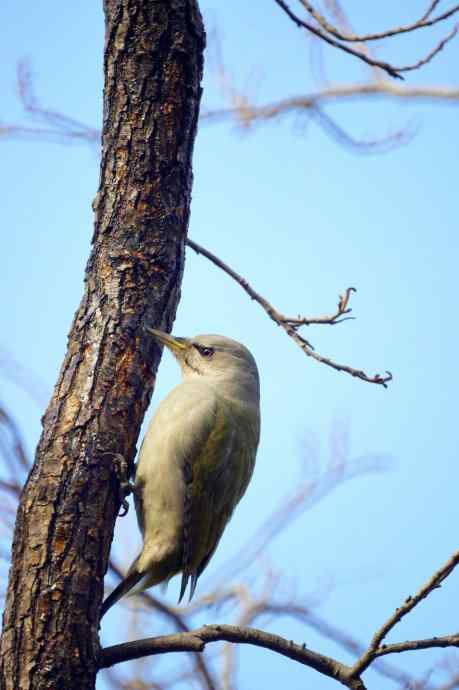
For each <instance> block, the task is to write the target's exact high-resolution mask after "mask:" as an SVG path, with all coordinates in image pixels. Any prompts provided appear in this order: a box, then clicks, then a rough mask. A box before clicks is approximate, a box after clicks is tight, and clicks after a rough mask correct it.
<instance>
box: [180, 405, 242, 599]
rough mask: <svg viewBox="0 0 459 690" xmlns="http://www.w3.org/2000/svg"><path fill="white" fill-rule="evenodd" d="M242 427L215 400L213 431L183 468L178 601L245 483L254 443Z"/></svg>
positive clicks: (233, 413) (205, 561)
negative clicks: (181, 561) (182, 521)
mask: <svg viewBox="0 0 459 690" xmlns="http://www.w3.org/2000/svg"><path fill="white" fill-rule="evenodd" d="M244 427H245V422H244V420H243V417H242V418H241V415H240V414H237V413H236V411H235V409H234V407H233V406H232V405H231V403H229V402H228V401H226V400H224V399H217V400H216V405H215V415H214V424H213V427H212V429H211V431H210V432H209V433H208V435H207V436H206V437H205V438H204V439H202V443H201V445H200V447H199V448H195V449H194V450H195V452H194V454H193V455H192V456H191V457H190V458H189V459H188V462H187V463H186V464H185V467H186V469H185V472H184V477H185V481H186V483H187V491H186V498H185V511H184V518H185V519H184V539H183V543H184V550H183V575H182V585H181V592H180V598H181V597H182V596H183V594H184V592H185V589H186V586H187V583H188V579H189V578H191V591H190V598H191V597H192V596H193V593H194V589H195V587H196V582H197V579H198V577H199V576H200V574H201V573H202V572H203V570H204V568H205V567H206V566H207V564H208V562H209V561H210V559H211V557H212V555H213V553H214V551H215V549H216V548H217V545H218V542H219V540H220V537H221V536H222V534H223V531H224V529H225V526H226V524H227V522H228V520H229V519H230V517H231V514H232V512H233V510H234V508H235V506H236V504H237V503H238V501H239V499H240V498H241V496H242V494H243V493H244V491H245V489H246V487H247V484H248V482H249V479H250V476H251V473H252V469H253V463H254V460H255V450H256V442H255V444H253V443H251V439H250V437H247V435H246V434H245V433H244V431H245V429H244ZM255 437H256V434H254V438H255Z"/></svg>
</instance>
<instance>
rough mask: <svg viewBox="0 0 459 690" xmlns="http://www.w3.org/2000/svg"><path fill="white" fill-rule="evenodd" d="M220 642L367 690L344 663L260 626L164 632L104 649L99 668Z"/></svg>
mask: <svg viewBox="0 0 459 690" xmlns="http://www.w3.org/2000/svg"><path fill="white" fill-rule="evenodd" d="M220 641H224V642H236V643H239V644H250V645H254V646H256V647H263V648H265V649H270V650H271V651H273V652H276V653H278V654H281V655H282V656H286V657H288V658H289V659H292V660H293V661H297V662H298V663H300V664H304V665H305V666H309V667H310V668H312V669H314V670H315V671H318V672H319V673H321V674H323V675H325V676H328V677H329V678H334V679H335V680H338V681H339V682H340V683H342V684H343V685H345V686H346V687H348V688H351V690H365V686H364V685H363V683H362V681H361V680H360V678H355V677H351V675H350V670H351V669H350V668H349V667H348V666H346V665H345V664H342V663H341V662H339V661H336V660H335V659H332V658H331V657H327V656H324V655H322V654H318V653H317V652H313V651H312V650H309V649H307V648H306V645H304V644H303V645H298V644H295V643H294V642H292V641H291V640H286V639H285V638H283V637H279V636H278V635H273V634H271V633H267V632H264V631H263V630H258V629H257V628H241V627H238V626H235V625H205V626H203V627H202V628H197V629H196V630H192V631H190V632H189V633H179V634H176V635H163V636H161V637H152V638H147V639H144V640H136V641H135V642H126V643H124V644H119V645H113V646H112V647H106V648H105V649H102V650H101V656H100V660H99V665H100V668H107V667H109V666H113V665H114V664H119V663H121V662H123V661H129V660H131V659H139V658H140V657H144V656H151V655H153V654H164V653H166V652H183V651H187V652H202V651H203V650H204V649H205V646H206V644H208V643H210V642H220Z"/></svg>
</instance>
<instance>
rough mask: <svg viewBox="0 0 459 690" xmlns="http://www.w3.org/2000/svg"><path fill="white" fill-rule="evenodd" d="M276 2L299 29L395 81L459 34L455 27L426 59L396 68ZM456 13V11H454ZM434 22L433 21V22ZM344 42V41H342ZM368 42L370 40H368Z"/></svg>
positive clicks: (275, 0)
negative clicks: (359, 49) (347, 43)
mask: <svg viewBox="0 0 459 690" xmlns="http://www.w3.org/2000/svg"><path fill="white" fill-rule="evenodd" d="M274 2H275V3H276V4H277V5H279V7H281V8H282V10H283V11H284V12H285V14H287V16H288V17H289V18H290V19H291V20H292V21H293V22H294V24H296V26H298V27H299V28H303V29H306V30H307V31H309V32H310V33H312V34H314V35H315V36H318V37H319V38H321V39H322V40H323V41H325V42H326V43H329V44H330V45H331V46H333V47H334V48H338V49H339V50H342V51H344V52H345V53H348V54H350V55H353V56H354V57H356V58H358V59H359V60H362V61H363V62H365V63H366V64H367V65H370V66H371V67H379V68H380V69H382V70H384V71H385V72H387V74H389V75H390V76H391V77H393V78H394V79H403V76H402V74H401V72H408V71H410V70H414V69H419V67H422V66H423V65H425V64H426V63H427V62H430V60H432V58H433V57H434V56H435V55H437V54H438V53H439V52H440V51H441V50H442V49H443V48H444V46H445V45H446V43H448V41H450V40H451V39H452V38H453V37H454V36H455V35H456V33H457V31H458V28H459V27H455V28H454V29H453V30H452V31H451V32H450V33H449V34H448V35H447V36H446V37H445V38H443V39H442V40H441V41H440V42H439V43H438V44H437V45H436V46H435V47H434V48H433V50H431V51H430V53H428V55H426V56H425V57H423V58H421V59H420V60H418V61H417V62H415V63H414V64H412V65H404V66H402V67H396V66H394V65H391V64H390V63H388V62H384V61H382V60H376V59H375V58H373V57H371V56H370V55H369V54H368V53H362V52H360V51H358V50H354V49H353V48H350V47H349V46H348V45H346V44H343V43H340V42H339V41H337V40H336V39H334V38H331V36H330V35H329V33H327V32H326V31H324V30H322V29H319V28H318V27H317V26H315V25H314V24H310V23H309V22H306V21H304V20H303V19H300V17H298V15H296V14H295V13H294V12H293V11H292V10H291V9H290V7H289V6H288V5H287V3H286V2H284V0H274ZM457 9H459V8H457ZM454 11H456V9H455V10H454ZM431 21H432V20H431ZM341 40H343V39H341ZM367 40H368V39H367ZM359 42H362V39H361V38H359Z"/></svg>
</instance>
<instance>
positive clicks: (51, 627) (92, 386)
mask: <svg viewBox="0 0 459 690" xmlns="http://www.w3.org/2000/svg"><path fill="white" fill-rule="evenodd" d="M104 9H105V15H106V44H105V90H104V123H103V148H102V162H101V180H100V187H99V192H98V194H97V196H96V200H95V202H94V209H95V213H96V218H95V232H94V237H93V245H92V252H91V255H90V258H89V261H88V265H87V269H86V276H85V291H84V295H83V299H82V302H81V305H80V307H79V309H78V311H77V313H76V315H75V319H74V322H73V324H72V328H71V331H70V334H69V341H68V351H67V354H66V357H65V360H64V363H63V366H62V369H61V372H60V375H59V379H58V382H57V384H56V388H55V390H54V394H53V396H52V399H51V402H50V404H49V407H48V409H47V411H46V414H45V416H44V418H43V434H42V436H41V439H40V442H39V445H38V448H37V453H36V459H35V464H34V467H33V470H32V472H31V475H30V477H29V479H28V481H27V484H26V486H25V489H24V492H23V495H22V499H21V503H20V507H19V510H18V515H17V522H16V529H15V536H14V544H13V555H12V566H11V570H10V579H9V586H8V594H7V600H6V607H5V612H4V617H3V634H2V639H1V675H0V679H1V681H0V682H1V688H2V690H7V689H8V690H10V689H11V690H12V689H13V688H14V690H18V689H19V690H26V689H27V690H28V689H32V688H33V689H34V690H45V689H50V690H51V689H57V688H59V690H64V689H65V690H71V689H73V688H75V689H76V688H78V690H84V689H86V688H93V687H94V684H95V677H96V673H97V668H98V654H99V641H98V626H99V605H100V602H101V599H102V594H103V577H104V574H105V571H106V568H107V560H108V554H109V549H110V544H111V540H112V535H113V528H114V524H115V519H116V515H117V512H118V510H119V505H120V501H119V497H118V480H117V478H116V474H115V470H114V466H113V458H112V455H111V454H110V453H114V452H117V453H122V454H123V455H124V456H125V458H126V459H127V460H128V461H129V462H132V460H133V457H134V453H135V444H136V440H137V436H138V432H139V428H140V424H141V422H142V418H143V415H144V412H145V409H146V407H147V405H148V402H149V399H150V395H151V391H152V388H153V384H154V376H155V372H156V368H157V365H158V362H159V356H160V352H159V350H158V348H157V347H156V345H154V344H153V343H152V341H151V340H150V339H149V337H148V336H147V335H146V334H144V332H143V330H142V324H143V323H144V322H147V323H149V324H151V325H157V326H159V327H160V328H163V329H167V330H169V329H170V327H171V325H172V322H173V319H174V316H175V310H176V306H177V302H178V299H179V291H180V282H181V276H182V270H183V258H184V241H185V237H186V230H187V224H188V216H189V205H190V193H191V179H192V177H191V158H192V150H193V142H194V136H195V131H196V122H197V117H198V110H199V100H200V94H201V90H200V79H201V73H202V51H203V47H204V30H203V27H202V22H201V17H200V14H199V9H198V6H197V3H196V0H105V7H104ZM64 230H65V224H64ZM104 453H109V454H108V455H106V454H104Z"/></svg>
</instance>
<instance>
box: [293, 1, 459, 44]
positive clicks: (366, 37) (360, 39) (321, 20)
mask: <svg viewBox="0 0 459 690" xmlns="http://www.w3.org/2000/svg"><path fill="white" fill-rule="evenodd" d="M299 1H300V3H301V4H302V5H303V7H304V8H305V10H306V11H307V12H309V14H310V15H311V17H313V18H314V19H315V20H316V22H317V23H318V24H319V25H320V26H321V27H322V29H324V31H326V32H327V33H329V34H331V35H332V36H334V37H335V38H337V39H339V40H340V41H347V42H349V43H365V42H366V41H377V40H380V39H383V38H390V37H391V36H398V35H399V34H406V33H412V32H413V31H417V30H418V29H424V28H426V27H429V26H433V25H434V24H438V22H443V21H445V20H446V19H449V18H450V17H452V15H453V14H455V13H456V12H459V5H455V6H454V7H452V8H450V9H449V10H446V12H443V13H442V14H439V15H438V16H437V17H434V18H432V19H429V17H430V15H431V14H432V12H433V10H434V8H435V6H436V5H437V4H438V2H433V3H431V4H430V6H429V7H428V8H427V10H426V12H425V13H424V14H423V16H422V17H421V18H420V19H418V21H416V22H412V23H411V24H405V25H402V26H397V27H393V28H391V29H386V30H385V31H379V32H376V33H372V34H362V35H357V34H347V33H344V32H343V31H341V30H340V29H338V28H337V27H336V26H334V25H333V24H330V22H329V21H328V20H327V19H326V18H325V17H324V16H323V15H322V14H320V12H319V11H318V10H317V9H316V8H315V7H314V6H313V5H311V3H310V2H307V0H299Z"/></svg>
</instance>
